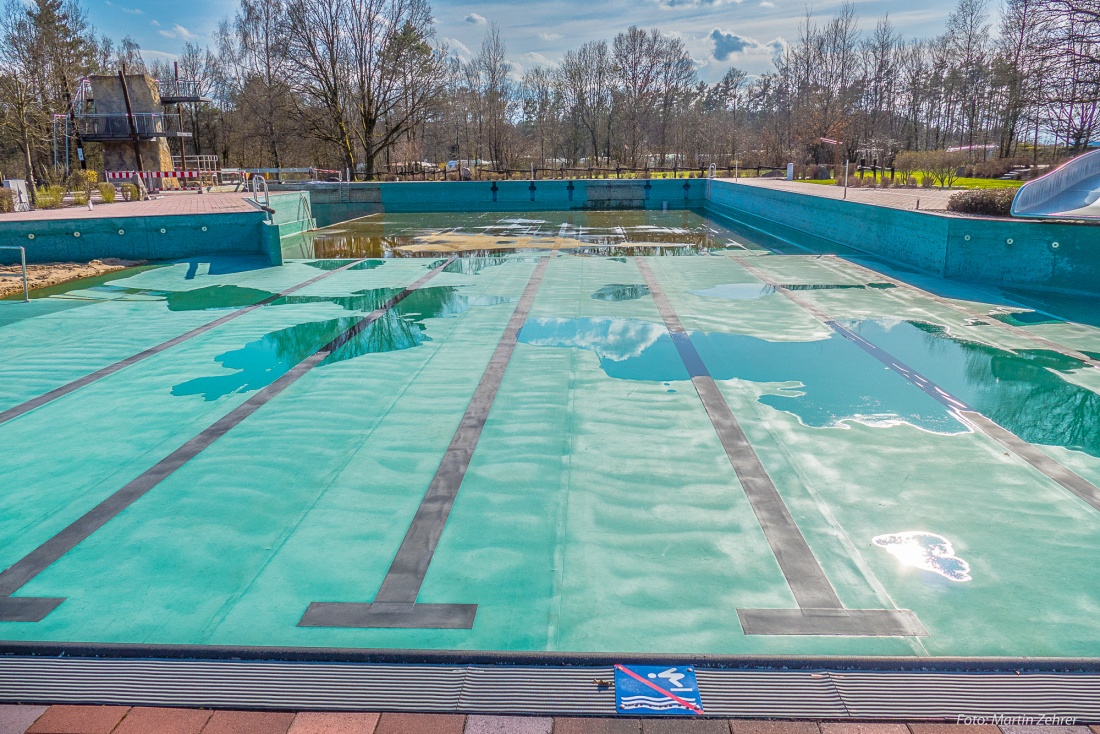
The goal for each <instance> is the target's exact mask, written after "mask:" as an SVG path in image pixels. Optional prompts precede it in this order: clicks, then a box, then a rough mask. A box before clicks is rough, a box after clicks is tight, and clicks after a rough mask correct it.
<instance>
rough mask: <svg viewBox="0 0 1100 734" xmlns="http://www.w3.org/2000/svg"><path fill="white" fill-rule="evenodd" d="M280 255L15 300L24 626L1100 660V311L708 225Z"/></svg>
mask: <svg viewBox="0 0 1100 734" xmlns="http://www.w3.org/2000/svg"><path fill="white" fill-rule="evenodd" d="M294 247H296V248H298V249H297V251H296V253H294V252H292V253H288V254H290V255H294V254H297V255H298V256H299V259H293V260H290V261H288V263H287V264H286V265H284V266H281V267H260V266H257V265H256V264H255V263H253V262H250V261H247V260H236V259H232V258H219V259H213V260H211V259H206V260H203V261H198V260H196V261H188V262H177V263H169V264H161V265H156V266H148V267H143V268H138V269H134V270H130V271H124V272H122V273H119V274H114V275H111V276H106V277H101V278H99V279H97V280H95V281H88V282H77V283H75V284H70V285H69V286H66V287H61V288H55V289H53V291H52V292H50V293H40V294H39V296H40V297H39V298H36V299H34V300H32V302H31V303H30V304H28V305H25V304H21V303H17V302H2V303H0V355H2V357H3V359H2V360H0V376H2V377H0V446H2V447H3V449H2V452H0V472H2V477H3V490H2V492H0V507H2V512H0V568H3V569H5V570H3V572H2V573H0V639H3V640H7V641H9V643H15V642H19V641H40V642H59V643H60V642H81V643H117V644H135V645H137V644H142V645H164V646H170V645H193V646H225V647H229V648H250V647H277V648H336V649H354V650H466V651H505V652H509V651H510V652H521V653H545V654H547V655H549V656H553V655H554V654H557V653H561V654H565V653H623V654H643V653H644V654H655V655H688V656H691V655H726V656H737V655H742V656H749V655H763V656H782V655H800V656H831V655H835V656H846V657H854V656H889V657H894V658H896V657H906V656H912V657H960V656H967V657H979V658H980V657H998V656H1008V657H1036V656H1039V657H1043V656H1050V657H1060V658H1080V659H1084V658H1092V657H1100V615H1097V614H1096V611H1097V610H1098V609H1100V572H1098V571H1097V565H1096V563H1095V560H1094V559H1095V557H1096V556H1097V553H1100V490H1098V489H1097V483H1100V409H1098V400H1100V399H1098V397H1097V391H1100V371H1098V370H1097V369H1096V366H1097V362H1096V360H1097V359H1098V358H1100V330H1098V329H1097V328H1096V327H1095V326H1094V325H1091V324H1090V323H1088V322H1089V317H1088V316H1087V312H1088V307H1087V306H1082V309H1084V310H1083V311H1081V313H1085V314H1086V316H1084V317H1081V318H1080V319H1079V322H1070V321H1065V320H1062V319H1059V318H1057V317H1056V316H1054V315H1051V314H1049V313H1047V312H1046V310H1040V311H1035V310H1033V309H1031V308H1028V307H1026V306H1024V305H1021V302H1020V301H1019V300H1018V299H1017V298H1016V297H1015V296H1009V295H1006V294H1001V293H992V292H988V291H982V290H976V289H975V290H971V289H968V288H965V287H963V286H959V285H958V284H953V285H949V284H946V283H943V282H937V281H934V280H932V279H927V278H921V277H918V276H914V275H911V274H903V273H901V274H899V273H896V272H893V271H890V270H889V269H888V268H886V267H884V266H880V265H876V264H874V263H862V264H861V263H858V262H856V261H854V260H852V259H841V258H838V257H833V256H818V255H814V254H811V253H807V252H805V251H803V250H799V249H798V248H797V247H795V246H793V245H790V243H783V242H781V241H779V240H775V239H774V238H770V237H767V236H765V235H763V234H758V235H753V234H752V233H750V232H747V231H743V230H740V229H738V228H737V227H736V226H734V225H732V224H728V223H727V224H722V223H720V222H717V221H712V220H708V219H706V218H705V217H703V216H702V215H700V214H698V213H693V212H670V213H667V214H661V213H659V212H658V213H654V212H590V213H583V212H546V213H535V214H532V213H527V214H524V215H523V216H522V217H519V216H509V215H500V214H492V215H490V214H481V215H462V214H446V215H403V216H391V215H386V216H378V217H372V218H368V219H364V220H357V221H355V222H350V223H344V224H342V225H337V226H335V227H332V228H330V229H329V230H327V231H326V230H322V231H319V232H317V233H313V235H311V236H309V237H307V238H303V240H302V241H301V242H299V243H297V244H295V245H294ZM672 254H682V255H690V256H683V257H669V256H667V255H672ZM1050 310H1052V311H1056V312H1057V309H1056V308H1055V307H1054V306H1051V307H1050Z"/></svg>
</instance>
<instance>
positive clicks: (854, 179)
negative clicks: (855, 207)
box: [848, 176, 863, 189]
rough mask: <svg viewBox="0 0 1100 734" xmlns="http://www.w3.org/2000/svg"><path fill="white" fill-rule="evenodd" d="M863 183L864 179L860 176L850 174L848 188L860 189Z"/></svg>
mask: <svg viewBox="0 0 1100 734" xmlns="http://www.w3.org/2000/svg"><path fill="white" fill-rule="evenodd" d="M862 185H863V179H861V178H860V177H859V176H849V177H848V188H850V189H858V188H859V187H860V186H862Z"/></svg>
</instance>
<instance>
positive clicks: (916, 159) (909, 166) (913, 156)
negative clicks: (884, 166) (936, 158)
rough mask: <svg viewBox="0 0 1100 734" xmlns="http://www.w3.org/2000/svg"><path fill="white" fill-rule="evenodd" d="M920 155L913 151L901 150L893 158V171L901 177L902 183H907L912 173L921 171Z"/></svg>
mask: <svg viewBox="0 0 1100 734" xmlns="http://www.w3.org/2000/svg"><path fill="white" fill-rule="evenodd" d="M921 155H922V154H921V153H918V152H917V151H915V150H903V151H901V152H900V153H898V154H897V155H896V156H894V171H895V172H897V173H898V174H900V175H901V178H902V180H903V181H908V180H909V179H910V178H912V177H913V174H914V173H916V172H917V171H920V170H922V161H921Z"/></svg>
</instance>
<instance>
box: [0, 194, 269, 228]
mask: <svg viewBox="0 0 1100 734" xmlns="http://www.w3.org/2000/svg"><path fill="white" fill-rule="evenodd" d="M156 196H157V198H155V199H150V200H148V201H115V202H114V203H113V204H94V205H93V208H92V209H91V210H90V211H89V210H88V208H87V207H79V206H70V207H65V208H63V209H38V210H35V211H30V212H16V213H14V214H0V224H4V223H6V222H38V221H59V220H66V219H111V218H120V217H141V216H146V217H164V216H174V215H182V214H230V213H235V212H254V211H256V207H255V206H254V205H252V204H249V203H248V202H247V201H245V199H246V198H248V196H249V194H246V193H245V192H243V191H242V192H239V193H211V194H198V193H196V192H194V191H169V192H163V193H160V194H157V195H156Z"/></svg>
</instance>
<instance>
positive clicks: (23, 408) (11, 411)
mask: <svg viewBox="0 0 1100 734" xmlns="http://www.w3.org/2000/svg"><path fill="white" fill-rule="evenodd" d="M366 259H367V258H362V259H360V260H356V261H354V262H350V263H348V264H347V265H344V266H342V267H339V268H336V269H335V270H328V271H326V272H324V273H321V274H320V275H318V276H317V277H315V278H310V279H309V280H307V281H305V282H304V283H299V284H298V285H296V286H293V287H291V288H287V289H286V290H285V291H282V292H281V293H276V294H275V295H273V296H268V297H267V298H265V299H264V300H262V301H259V302H257V303H254V304H252V305H251V306H245V307H244V308H241V309H238V310H236V311H234V312H233V313H230V314H226V315H225V316H222V317H221V318H217V319H215V320H213V321H211V322H210V323H208V324H203V325H202V326H199V327H196V328H194V329H192V330H191V331H188V332H187V333H185V334H180V335H179V336H176V337H172V338H171V339H169V340H168V341H166V342H162V343H160V344H158V345H156V346H155V347H150V348H149V349H146V350H145V351H143V352H138V353H137V354H134V355H132V356H129V357H126V358H125V359H122V360H119V361H118V362H115V363H114V364H109V365H107V366H106V367H103V368H101V369H98V370H96V371H95V372H92V373H91V374H89V375H85V376H84V377H81V378H79V379H76V380H73V381H72V382H69V383H67V384H65V385H62V386H61V387H57V388H54V389H53V390H50V391H49V392H47V393H43V394H42V395H39V396H38V397H36V398H31V399H30V400H28V401H26V402H25V403H20V404H19V405H16V406H14V407H12V408H8V409H7V410H4V411H0V423H6V422H7V421H10V420H11V419H13V418H18V417H19V416H21V415H23V414H24V413H28V412H30V411H32V410H34V409H35V408H39V407H41V406H43V405H45V404H47V403H51V402H53V401H54V400H57V399H58V398H61V397H64V396H66V395H68V394H69V393H71V392H75V391H77V390H79V389H80V388H82V387H87V386H88V385H91V384H92V383H93V382H97V381H99V380H102V379H103V378H104V377H108V376H109V375H113V374H114V373H116V372H118V371H119V370H123V369H125V368H127V367H129V366H130V365H133V364H137V363H138V362H141V361H143V360H146V359H148V358H149V357H152V356H153V355H155V354H160V353H161V352H163V351H165V350H166V349H171V348H172V347H174V346H176V345H177V344H182V343H183V342H185V341H187V340H188V339H193V338H194V337H196V336H199V335H200V334H204V333H206V332H208V331H210V330H211V329H215V328H217V327H219V326H221V325H222V324H225V323H228V322H230V321H232V320H233V319H239V318H240V317H241V316H244V315H245V314H248V313H252V312H253V311H255V310H256V309H258V308H261V307H263V306H266V305H267V304H269V303H271V302H272V301H276V300H278V299H280V298H283V297H285V296H289V295H290V294H291V293H294V292H296V291H299V290H301V289H302V288H305V287H306V286H310V285H313V284H314V283H316V282H318V281H321V280H324V279H325V278H328V277H330V276H333V275H336V274H337V273H339V272H341V271H343V270H347V269H348V268H350V267H352V266H354V265H358V264H359V263H361V262H364V261H365V260H366Z"/></svg>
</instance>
